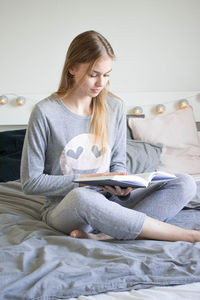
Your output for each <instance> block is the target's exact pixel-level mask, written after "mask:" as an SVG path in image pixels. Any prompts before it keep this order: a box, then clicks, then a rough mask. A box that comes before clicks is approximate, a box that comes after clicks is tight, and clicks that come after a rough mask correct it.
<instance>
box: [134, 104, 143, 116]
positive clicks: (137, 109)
mask: <svg viewBox="0 0 200 300" xmlns="http://www.w3.org/2000/svg"><path fill="white" fill-rule="evenodd" d="M142 113H143V109H142V107H141V106H135V107H134V108H133V115H136V116H138V115H141V114H142Z"/></svg>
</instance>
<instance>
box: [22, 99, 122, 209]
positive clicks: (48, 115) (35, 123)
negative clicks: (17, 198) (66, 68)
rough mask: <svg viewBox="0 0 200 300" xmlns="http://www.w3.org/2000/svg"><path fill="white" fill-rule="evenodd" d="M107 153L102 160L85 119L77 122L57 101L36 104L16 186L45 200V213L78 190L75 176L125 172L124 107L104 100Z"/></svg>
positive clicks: (116, 102) (62, 104)
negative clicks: (105, 102)
mask: <svg viewBox="0 0 200 300" xmlns="http://www.w3.org/2000/svg"><path fill="white" fill-rule="evenodd" d="M107 110H108V128H109V142H108V150H107V152H106V153H105V154H104V156H103V158H102V155H101V149H100V146H99V145H94V143H93V139H92V137H93V135H92V134H91V133H89V124H90V118H91V117H90V116H80V115H77V114H75V113H74V112H72V111H71V110H69V109H68V108H67V106H66V105H65V104H64V103H63V101H62V100H61V99H59V98H58V97H57V96H55V95H54V96H52V95H51V96H50V97H48V98H46V99H44V100H42V101H40V102H38V103H37V104H36V106H35V107H34V109H33V111H32V113H31V116H30V119H29V124H28V129H27V132H26V136H25V141H24V146H23V152H22V160H21V182H22V188H23V191H24V192H25V193H26V194H38V195H44V196H46V198H47V201H46V204H45V209H46V208H47V207H49V206H51V205H55V204H56V203H58V202H59V201H60V200H61V199H62V198H63V197H64V196H65V195H66V194H67V193H69V191H71V190H72V189H73V188H75V187H77V186H78V185H77V184H76V183H74V182H73V180H74V179H75V178H77V177H78V176H79V174H84V173H101V172H116V171H120V172H124V171H125V170H126V129H125V126H126V125H125V114H124V105H123V101H121V100H120V99H117V98H114V97H111V96H108V97H107Z"/></svg>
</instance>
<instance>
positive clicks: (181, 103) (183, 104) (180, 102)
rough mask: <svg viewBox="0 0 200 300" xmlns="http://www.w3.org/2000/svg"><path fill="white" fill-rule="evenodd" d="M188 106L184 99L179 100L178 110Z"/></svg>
mask: <svg viewBox="0 0 200 300" xmlns="http://www.w3.org/2000/svg"><path fill="white" fill-rule="evenodd" d="M188 106H189V102H188V100H186V99H183V100H180V101H179V103H178V107H179V109H184V108H186V107H188Z"/></svg>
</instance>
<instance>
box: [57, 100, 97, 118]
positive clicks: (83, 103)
mask: <svg viewBox="0 0 200 300" xmlns="http://www.w3.org/2000/svg"><path fill="white" fill-rule="evenodd" d="M60 99H61V100H62V101H63V103H64V104H65V105H66V106H67V108H69V109H70V110H71V111H72V112H74V113H76V114H78V115H81V116H88V115H91V113H92V110H91V103H92V98H91V97H83V98H78V97H76V96H74V95H68V96H63V97H60Z"/></svg>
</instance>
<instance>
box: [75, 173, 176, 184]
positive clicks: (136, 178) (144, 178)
mask: <svg viewBox="0 0 200 300" xmlns="http://www.w3.org/2000/svg"><path fill="white" fill-rule="evenodd" d="M175 178H176V176H175V175H173V174H170V173H166V172H161V171H155V172H151V173H140V174H134V175H113V176H112V175H111V176H95V174H94V177H79V178H76V179H75V180H74V182H76V183H81V184H85V185H94V186H105V185H111V186H114V185H118V186H120V187H122V188H126V187H134V188H137V187H144V188H145V187H148V186H149V185H151V184H153V183H158V182H163V181H168V180H172V179H175Z"/></svg>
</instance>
